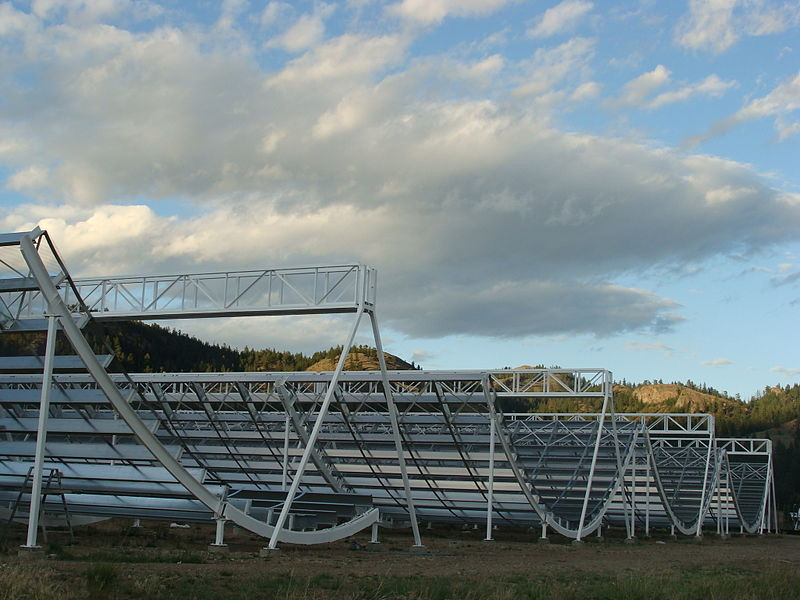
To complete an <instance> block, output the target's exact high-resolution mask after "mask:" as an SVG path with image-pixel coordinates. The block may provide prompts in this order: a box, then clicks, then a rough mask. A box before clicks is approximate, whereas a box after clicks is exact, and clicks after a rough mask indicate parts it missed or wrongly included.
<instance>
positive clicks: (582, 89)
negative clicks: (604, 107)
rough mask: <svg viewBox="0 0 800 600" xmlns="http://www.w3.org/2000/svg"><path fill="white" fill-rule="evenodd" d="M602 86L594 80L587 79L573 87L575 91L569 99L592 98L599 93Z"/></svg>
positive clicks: (577, 100) (582, 99)
mask: <svg viewBox="0 0 800 600" xmlns="http://www.w3.org/2000/svg"><path fill="white" fill-rule="evenodd" d="M602 88H603V86H602V85H601V84H599V83H598V82H596V81H587V82H585V83H582V84H580V85H579V86H578V87H576V88H575V91H574V92H572V95H571V96H570V100H572V101H573V102H585V101H586V100H592V99H594V98H597V97H598V96H599V95H600V92H601V91H602Z"/></svg>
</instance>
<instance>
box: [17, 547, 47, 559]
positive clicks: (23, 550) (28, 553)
mask: <svg viewBox="0 0 800 600" xmlns="http://www.w3.org/2000/svg"><path fill="white" fill-rule="evenodd" d="M17 556H19V557H20V558H33V559H36V558H44V549H43V548H42V547H41V546H20V547H19V548H17Z"/></svg>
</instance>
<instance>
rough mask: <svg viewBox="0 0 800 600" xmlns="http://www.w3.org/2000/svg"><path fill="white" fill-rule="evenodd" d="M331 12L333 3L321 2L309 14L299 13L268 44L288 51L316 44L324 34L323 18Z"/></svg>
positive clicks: (303, 48) (299, 49)
mask: <svg viewBox="0 0 800 600" xmlns="http://www.w3.org/2000/svg"><path fill="white" fill-rule="evenodd" d="M332 13H333V5H326V4H322V5H319V6H318V7H317V8H316V10H315V11H314V12H313V13H311V14H305V15H301V16H300V17H299V18H298V19H297V20H296V21H295V22H294V23H293V24H292V25H291V26H290V27H289V28H288V29H287V30H286V31H285V32H284V33H283V34H282V35H280V36H279V37H278V38H276V39H274V40H271V41H270V42H269V44H268V45H270V46H279V47H281V48H283V49H284V50H287V51H289V52H299V51H301V50H305V49H307V48H311V47H313V46H316V45H317V44H318V43H319V42H320V41H321V40H322V39H323V37H324V36H325V20H326V19H327V18H328V17H330V15H331V14H332Z"/></svg>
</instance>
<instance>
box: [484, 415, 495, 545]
mask: <svg viewBox="0 0 800 600" xmlns="http://www.w3.org/2000/svg"><path fill="white" fill-rule="evenodd" d="M488 488H489V489H488V492H489V493H488V495H487V497H486V541H487V542H489V541H491V540H492V503H493V499H494V498H493V496H494V419H491V418H490V419H489V486H488Z"/></svg>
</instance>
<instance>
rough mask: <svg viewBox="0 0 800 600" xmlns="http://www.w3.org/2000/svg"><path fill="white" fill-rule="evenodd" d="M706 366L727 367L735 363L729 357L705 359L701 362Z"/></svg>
mask: <svg viewBox="0 0 800 600" xmlns="http://www.w3.org/2000/svg"><path fill="white" fill-rule="evenodd" d="M700 364H701V365H702V366H704V367H727V366H729V365H732V364H733V361H730V360H728V359H727V358H715V359H714V360H704V361H703V362H701V363H700Z"/></svg>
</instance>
